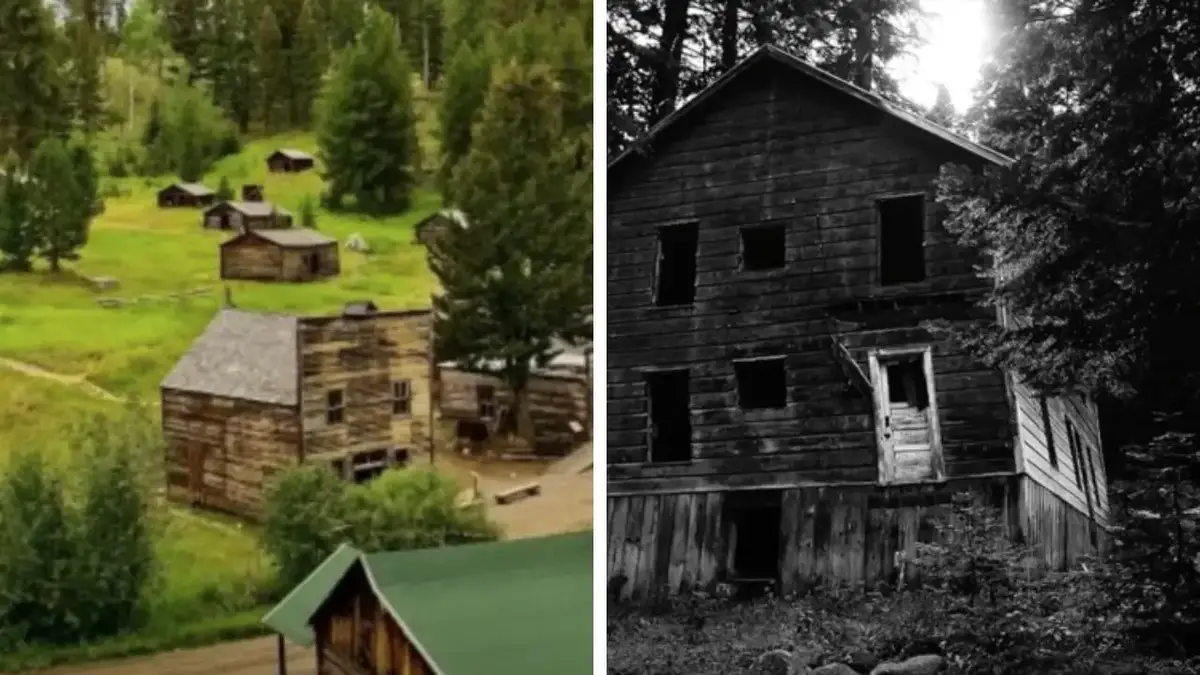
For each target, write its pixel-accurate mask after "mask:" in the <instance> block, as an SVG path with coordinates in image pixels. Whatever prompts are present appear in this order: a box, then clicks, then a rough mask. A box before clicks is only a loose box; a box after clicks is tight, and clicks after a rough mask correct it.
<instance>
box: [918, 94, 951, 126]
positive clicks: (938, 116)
mask: <svg viewBox="0 0 1200 675" xmlns="http://www.w3.org/2000/svg"><path fill="white" fill-rule="evenodd" d="M925 116H926V117H928V118H929V119H930V121H932V122H936V123H938V124H940V125H942V126H944V127H946V128H947V129H950V128H952V127H954V125H955V122H956V117H957V116H956V114H955V112H954V102H953V101H951V100H950V90H949V89H947V88H946V85H944V84H939V85H938V93H937V100H936V101H934V103H933V106H932V107H931V108H930V109H929V112H927V113H925Z"/></svg>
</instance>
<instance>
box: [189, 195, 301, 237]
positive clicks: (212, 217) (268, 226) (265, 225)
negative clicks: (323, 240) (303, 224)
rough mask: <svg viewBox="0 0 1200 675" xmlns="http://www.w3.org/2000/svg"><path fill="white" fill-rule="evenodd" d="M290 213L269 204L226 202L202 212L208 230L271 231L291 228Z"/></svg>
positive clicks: (291, 218)
mask: <svg viewBox="0 0 1200 675" xmlns="http://www.w3.org/2000/svg"><path fill="white" fill-rule="evenodd" d="M293 221H294V218H293V217H292V213H291V211H288V210H287V209H283V208H280V207H278V206H276V205H274V204H272V203H271V202H265V201H263V202H248V201H241V202H238V201H228V202H221V203H220V204H215V205H213V206H211V207H209V208H207V209H205V211H204V227H205V229H209V230H233V231H235V232H245V231H246V230H273V229H284V228H289V227H291V226H292V223H293Z"/></svg>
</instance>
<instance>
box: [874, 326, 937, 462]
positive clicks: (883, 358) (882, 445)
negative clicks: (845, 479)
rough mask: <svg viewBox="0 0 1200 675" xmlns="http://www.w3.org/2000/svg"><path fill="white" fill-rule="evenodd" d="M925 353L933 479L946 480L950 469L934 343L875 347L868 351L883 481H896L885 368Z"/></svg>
mask: <svg viewBox="0 0 1200 675" xmlns="http://www.w3.org/2000/svg"><path fill="white" fill-rule="evenodd" d="M915 355H920V356H921V371H922V375H923V377H924V378H925V393H926V397H927V398H928V399H929V407H928V410H927V413H926V414H927V415H928V416H929V453H930V464H931V467H932V469H933V480H935V481H943V480H945V479H946V469H945V465H944V463H943V461H942V427H941V419H940V417H941V415H940V414H939V412H938V405H937V385H936V381H935V380H934V371H933V346H932V345H928V344H921V345H908V346H904V347H886V348H878V349H871V350H869V351H868V352H867V362H868V366H869V371H870V372H869V374H870V377H871V388H872V389H873V390H874V393H875V395H874V397H873V398H874V401H873V408H874V412H875V442H876V447H877V449H878V455H879V458H878V464H879V482H880V483H882V484H884V485H891V484H893V483H895V482H896V462H895V458H896V456H895V446H894V444H893V443H892V434H891V432H890V426H891V425H890V423H889V421H888V418H889V417H890V410H889V408H888V404H889V398H890V397H889V392H888V381H887V378H886V377H884V367H885V365H886V364H887V362H888V361H891V360H894V359H896V358H897V357H905V356H915Z"/></svg>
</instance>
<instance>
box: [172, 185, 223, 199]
mask: <svg viewBox="0 0 1200 675" xmlns="http://www.w3.org/2000/svg"><path fill="white" fill-rule="evenodd" d="M172 188H174V189H176V190H180V191H182V192H186V193H188V194H190V195H192V196H193V197H207V196H209V195H211V194H216V193H214V192H213V191H212V190H210V189H209V188H208V186H206V185H201V184H200V183H171V184H170V185H168V186H166V187H164V188H163V189H161V190H159V192H166V191H167V190H170V189H172Z"/></svg>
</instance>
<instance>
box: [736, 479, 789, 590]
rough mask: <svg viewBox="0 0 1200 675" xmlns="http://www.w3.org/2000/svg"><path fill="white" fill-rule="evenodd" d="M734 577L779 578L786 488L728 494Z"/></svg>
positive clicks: (740, 579) (745, 579)
mask: <svg viewBox="0 0 1200 675" xmlns="http://www.w3.org/2000/svg"><path fill="white" fill-rule="evenodd" d="M724 511H725V522H726V524H727V528H728V533H729V534H728V536H729V578H730V580H731V581H778V580H779V576H780V575H779V562H780V558H781V557H782V553H783V547H782V544H781V540H782V539H783V531H782V530H783V491H781V490H743V491H737V492H728V493H726V494H725V508H724Z"/></svg>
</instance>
